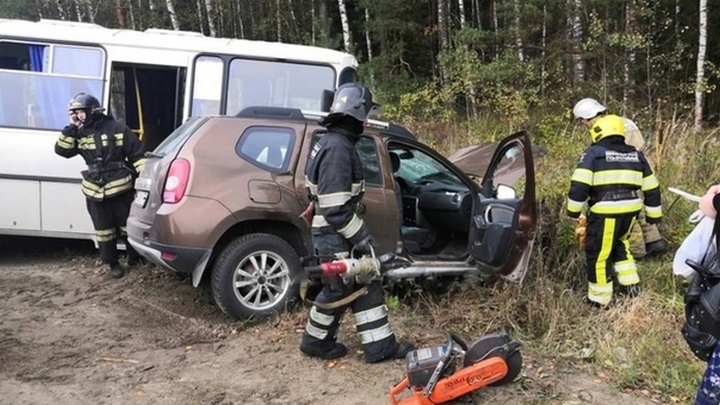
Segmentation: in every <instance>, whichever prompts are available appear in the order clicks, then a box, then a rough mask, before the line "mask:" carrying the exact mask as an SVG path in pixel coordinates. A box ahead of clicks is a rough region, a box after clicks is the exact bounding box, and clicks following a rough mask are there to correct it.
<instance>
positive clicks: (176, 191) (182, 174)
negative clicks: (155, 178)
mask: <svg viewBox="0 0 720 405" xmlns="http://www.w3.org/2000/svg"><path fill="white" fill-rule="evenodd" d="M189 179H190V162H188V161H187V160H185V159H175V160H173V162H172V163H171V164H170V170H169V171H168V175H167V179H165V188H164V189H163V202H164V203H166V204H176V203H178V202H180V200H182V198H183V197H184V196H185V189H186V188H187V185H188V180H189Z"/></svg>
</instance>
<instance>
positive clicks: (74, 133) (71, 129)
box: [60, 125, 80, 138]
mask: <svg viewBox="0 0 720 405" xmlns="http://www.w3.org/2000/svg"><path fill="white" fill-rule="evenodd" d="M60 132H62V134H63V135H65V136H70V137H73V138H77V137H79V136H80V133H79V131H78V127H76V126H75V125H67V126H65V128H63V129H62V131H60Z"/></svg>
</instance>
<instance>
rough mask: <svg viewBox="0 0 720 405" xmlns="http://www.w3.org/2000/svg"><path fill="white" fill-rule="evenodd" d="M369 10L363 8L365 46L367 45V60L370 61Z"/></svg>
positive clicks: (371, 56)
mask: <svg viewBox="0 0 720 405" xmlns="http://www.w3.org/2000/svg"><path fill="white" fill-rule="evenodd" d="M369 25H370V10H368V9H367V8H365V46H366V47H367V55H368V62H372V58H373V54H372V41H370V28H369V27H368V26H369Z"/></svg>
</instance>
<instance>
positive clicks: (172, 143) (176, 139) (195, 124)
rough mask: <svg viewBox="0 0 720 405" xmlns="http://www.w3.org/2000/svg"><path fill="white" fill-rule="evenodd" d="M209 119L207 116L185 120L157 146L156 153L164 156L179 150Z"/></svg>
mask: <svg viewBox="0 0 720 405" xmlns="http://www.w3.org/2000/svg"><path fill="white" fill-rule="evenodd" d="M207 120H208V118H207V117H192V118H190V119H189V120H187V121H185V123H184V124H182V125H180V126H179V127H178V128H177V129H176V130H174V131H173V132H172V133H171V134H170V135H168V137H167V138H165V140H164V141H162V143H161V144H160V145H158V147H157V148H155V153H156V154H158V155H163V156H164V155H167V154H168V153H170V152H173V151H175V150H177V148H179V147H180V146H182V145H183V144H185V141H187V139H188V138H190V135H192V134H194V133H195V131H196V130H197V129H198V128H200V127H201V126H202V125H203V124H204V123H205V122H206V121H207Z"/></svg>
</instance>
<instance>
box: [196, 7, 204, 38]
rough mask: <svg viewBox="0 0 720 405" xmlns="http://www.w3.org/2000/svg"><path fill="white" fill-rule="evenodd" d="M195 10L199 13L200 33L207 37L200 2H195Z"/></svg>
mask: <svg viewBox="0 0 720 405" xmlns="http://www.w3.org/2000/svg"><path fill="white" fill-rule="evenodd" d="M195 10H196V11H197V19H198V26H199V27H200V32H201V33H202V34H203V35H205V20H203V14H202V4H200V0H195Z"/></svg>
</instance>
